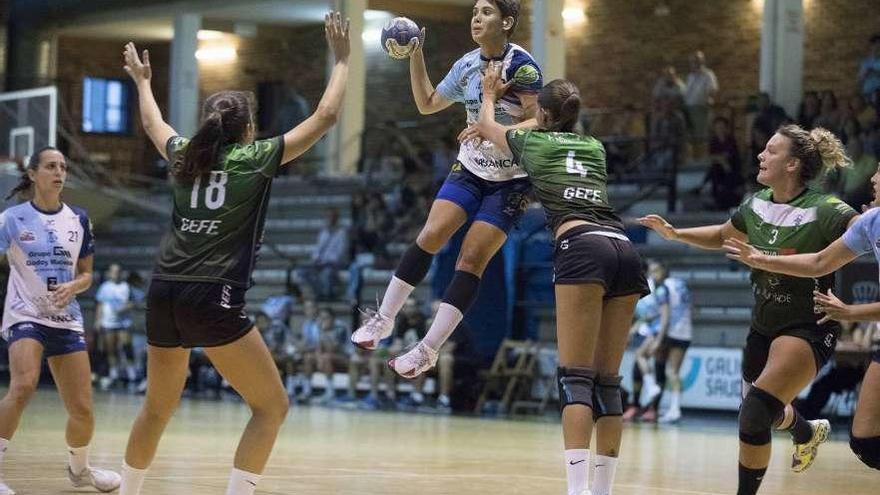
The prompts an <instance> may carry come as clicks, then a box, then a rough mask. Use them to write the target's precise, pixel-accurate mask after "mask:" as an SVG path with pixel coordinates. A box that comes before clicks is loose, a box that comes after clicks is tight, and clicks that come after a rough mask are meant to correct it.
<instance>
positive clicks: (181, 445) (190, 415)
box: [0, 389, 880, 495]
mask: <svg viewBox="0 0 880 495" xmlns="http://www.w3.org/2000/svg"><path fill="white" fill-rule="evenodd" d="M3 392H5V390H2V389H0V393H3ZM95 400H96V412H97V418H98V426H97V431H96V436H95V440H94V441H93V443H92V445H93V447H92V452H93V455H92V464H93V465H96V466H100V467H110V468H113V469H118V468H119V466H120V464H121V462H122V454H123V451H124V448H125V442H126V439H127V436H128V429H129V426H130V425H131V422H132V419H133V417H134V415H135V414H136V412H137V410H138V407H139V405H140V401H141V400H142V398H141V397H136V396H127V395H107V394H100V393H99V394H97V396H96V399H95ZM64 417H65V416H64V409H63V406H62V404H61V402H60V401H59V399H58V397H57V394H56V393H55V392H54V391H53V390H51V389H43V390H41V391H40V392H38V394H37V396H36V397H35V399H34V401H33V402H32V403H31V405H30V407H29V408H28V410H27V411H26V412H25V417H24V418H23V421H22V424H21V427H20V428H19V431H18V433H17V434H16V436H15V439H14V441H13V443H12V444H11V445H10V448H9V452H7V455H6V461H5V463H4V464H5V465H4V466H3V475H4V478H5V479H6V482H7V483H8V484H9V485H10V486H12V487H13V488H14V489H15V490H16V491H17V493H18V494H20V495H32V494H40V495H45V494H68V493H78V492H77V491H76V490H75V489H73V488H72V487H71V486H70V485H69V482H68V481H67V478H66V475H65V463H66V451H65V444H64ZM247 418H248V411H247V408H246V407H245V406H244V405H243V404H241V403H239V402H230V401H227V402H213V401H190V400H184V402H183V404H182V405H181V408H180V410H179V411H178V413H177V415H176V416H175V419H174V420H173V421H172V423H171V425H170V426H169V428H168V431H167V432H166V433H165V436H164V438H163V441H162V443H161V445H160V447H159V453H158V456H157V458H156V461H155V463H154V464H153V466H152V468H151V470H150V473H149V476H148V478H147V481H146V483H145V485H144V490H143V493H144V494H145V495H172V494H174V495H181V494H189V495H203V494H222V493H224V491H225V485H226V479H227V475H228V472H229V469H230V467H231V462H232V453H233V449H234V448H235V444H236V441H237V439H238V436H239V434H240V433H241V430H242V428H243V426H244V423H245V422H246V420H247ZM734 428H735V425H734V423H733V421H731V422H730V424H729V425H725V424H720V425H718V426H713V427H705V426H702V427H701V426H688V425H687V423H685V424H684V425H682V426H678V427H661V428H658V427H651V426H634V427H632V428H629V429H627V430H626V433H625V434H624V443H623V447H622V452H623V456H622V459H621V464H620V467H619V470H618V476H617V484H616V485H615V490H614V493H615V494H616V495H637V494H638V495H643V494H657V495H671V494H681V495H715V494H731V493H735V491H736V460H735V459H736V436H735V430H734ZM560 444H561V442H560V431H559V426H558V425H557V424H555V423H553V422H539V421H534V422H533V421H506V420H488V419H476V418H458V417H445V416H433V415H419V414H405V413H368V412H359V411H347V410H339V409H324V408H318V407H302V408H301V407H294V408H293V409H291V412H290V415H289V418H288V421H287V423H286V424H285V427H284V429H283V430H282V433H281V437H280V438H279V441H278V443H277V444H276V447H275V451H274V453H273V455H272V458H271V460H270V463H269V466H268V468H267V470H266V472H265V473H264V478H263V481H262V482H261V483H260V487H259V489H258V490H257V493H260V494H285V495H286V494H309V495H329V494H364V495H366V494H371V495H372V494H375V495H379V494H382V495H404V494H405V495H440V494H444V495H445V494H449V495H469V494H481V495H482V494H505V495H508V494H523V495H525V494H528V495H562V494H564V493H565V480H564V472H563V469H562V465H561V452H560ZM788 445H789V444H788V440H787V438H786V437H784V436H781V435H780V436H777V437H775V441H774V446H775V447H776V449H775V450H774V453H773V459H772V463H771V466H770V470H769V471H768V473H767V476H766V478H765V482H764V487H763V489H762V491H761V493H762V494H766V495H770V494H779V495H781V494H811V495H813V494H815V495H844V494H846V495H868V494H871V495H876V494H877V493H880V473H877V472H876V471H872V470H870V469H868V468H866V467H864V466H863V465H862V464H861V463H859V462H858V461H857V460H856V459H855V458H854V457H853V456H852V455H851V454H850V452H849V448H848V447H847V444H846V442H845V439H844V438H843V437H837V438H836V439H835V440H833V441H831V442H830V443H828V444H825V445H824V446H823V447H822V450H821V453H820V456H819V458H818V460H817V461H816V464H814V466H813V467H812V468H811V469H810V470H809V471H808V472H806V473H803V474H798V475H796V474H793V473H791V472H789V471H788V469H787V466H788V455H789V450H788Z"/></svg>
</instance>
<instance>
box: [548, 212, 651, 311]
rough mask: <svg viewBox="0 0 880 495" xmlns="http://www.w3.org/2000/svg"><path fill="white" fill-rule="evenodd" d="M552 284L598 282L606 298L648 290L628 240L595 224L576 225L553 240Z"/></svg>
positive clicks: (640, 263) (646, 291) (634, 250)
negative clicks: (554, 244) (554, 247)
mask: <svg viewBox="0 0 880 495" xmlns="http://www.w3.org/2000/svg"><path fill="white" fill-rule="evenodd" d="M553 283H554V284H560V285H563V284H564V285H575V284H600V285H602V286H603V287H605V297H606V298H609V297H620V296H628V295H632V294H639V295H640V296H646V295H648V294H650V293H651V290H650V289H649V288H648V281H647V280H645V274H644V273H643V272H642V259H641V257H639V253H638V251H636V248H635V247H633V245H632V242H630V241H629V239H627V238H626V236H625V235H623V233H621V232H620V231H619V230H614V229H610V228H604V227H598V226H595V225H579V226H577V227H574V228H572V229H570V230H568V231H567V232H565V233H564V234H562V235H561V236H560V237H559V238H558V239H556V250H555V252H554V253H553Z"/></svg>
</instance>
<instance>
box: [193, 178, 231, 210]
mask: <svg viewBox="0 0 880 495" xmlns="http://www.w3.org/2000/svg"><path fill="white" fill-rule="evenodd" d="M227 182H229V176H228V175H227V174H226V172H211V175H210V176H209V177H208V186H207V187H206V188H205V207H207V208H208V209H209V210H216V209H218V208H220V207H221V206H223V203H225V202H226V183H227ZM201 185H202V178H201V177H196V180H194V181H193V189H192V194H191V195H190V197H189V207H190V208H198V207H199V187H200V186H201Z"/></svg>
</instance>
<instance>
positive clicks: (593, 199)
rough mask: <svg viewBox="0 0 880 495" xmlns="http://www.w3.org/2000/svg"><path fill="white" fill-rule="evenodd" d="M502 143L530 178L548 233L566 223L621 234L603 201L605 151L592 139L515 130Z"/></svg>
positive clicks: (606, 192) (606, 204) (614, 218)
mask: <svg viewBox="0 0 880 495" xmlns="http://www.w3.org/2000/svg"><path fill="white" fill-rule="evenodd" d="M507 144H508V145H509V146H510V151H511V152H512V153H513V157H514V159H515V160H516V162H517V163H519V164H520V165H521V166H522V167H523V168H524V169H525V170H526V172H527V173H528V174H529V179H530V180H531V182H532V185H533V186H534V187H535V191H536V193H537V195H538V200H540V201H541V204H542V205H544V210H545V211H546V212H547V217H548V221H549V222H550V227H551V229H552V231H553V232H556V229H557V228H558V227H559V226H560V225H562V224H563V223H564V222H565V221H567V220H574V219H580V220H586V221H588V222H592V223H595V224H598V225H603V226H606V227H612V228H615V229H619V230H623V223H622V222H621V221H620V219H619V218H618V217H617V214H616V213H615V212H614V208H613V207H612V206H611V205H610V204H609V203H608V191H607V188H606V182H607V179H608V174H607V172H606V170H605V147H604V146H602V143H601V142H600V141H599V140H598V139H596V138H593V137H591V136H581V135H579V134H574V133H570V132H547V131H538V130H522V129H515V130H510V131H507Z"/></svg>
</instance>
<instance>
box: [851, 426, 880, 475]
mask: <svg viewBox="0 0 880 495" xmlns="http://www.w3.org/2000/svg"><path fill="white" fill-rule="evenodd" d="M849 448H850V449H852V451H853V454H855V455H856V457H858V458H859V460H860V461H862V462H863V463H865V465H866V466H868V467H870V468H874V469H878V470H880V437H871V438H858V437H854V436H852V433H850V436H849Z"/></svg>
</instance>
